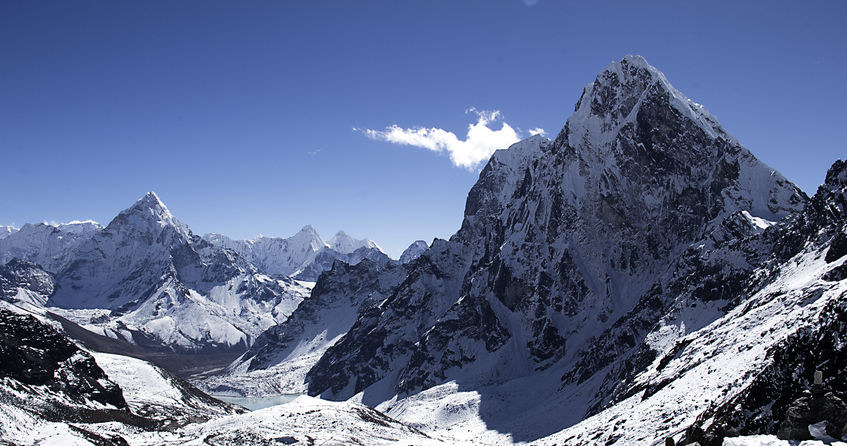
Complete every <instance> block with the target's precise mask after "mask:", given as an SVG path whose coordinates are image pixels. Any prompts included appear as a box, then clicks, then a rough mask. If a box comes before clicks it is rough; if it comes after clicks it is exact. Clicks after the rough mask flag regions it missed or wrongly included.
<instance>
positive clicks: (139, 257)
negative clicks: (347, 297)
mask: <svg viewBox="0 0 847 446" xmlns="http://www.w3.org/2000/svg"><path fill="white" fill-rule="evenodd" d="M70 259H71V261H70V262H69V263H68V264H67V266H65V267H64V268H62V269H61V270H60V271H59V272H58V273H57V274H56V283H57V287H56V291H55V293H54V294H53V295H52V296H51V297H50V299H49V301H48V304H49V305H51V306H56V307H60V308H63V309H66V311H65V312H63V316H65V317H67V318H69V319H71V320H73V321H74V322H76V323H79V324H80V325H83V326H84V327H85V328H88V329H90V330H92V331H95V332H97V333H100V334H105V335H107V336H110V337H117V338H121V339H124V340H128V341H131V342H134V343H138V344H143V345H144V346H146V347H152V348H166V349H172V350H179V351H200V350H203V351H214V350H232V349H236V350H237V349H246V348H247V347H248V346H249V345H250V343H251V342H252V341H253V339H255V337H256V336H258V335H259V333H261V332H262V331H264V330H265V329H267V328H268V327H270V326H272V325H275V324H276V323H277V322H279V321H281V320H284V319H285V318H286V317H287V316H288V314H290V313H291V311H293V310H294V308H296V305H297V304H298V303H299V301H300V300H302V298H303V297H304V296H305V295H307V294H308V289H306V288H304V287H302V286H301V285H299V284H297V283H296V282H294V281H293V280H291V279H274V278H271V277H268V276H266V275H263V274H261V273H259V272H258V271H257V270H256V268H255V267H254V266H253V265H252V264H250V263H249V262H248V261H246V260H244V259H243V258H241V257H240V256H239V255H238V254H236V253H234V252H233V251H230V250H227V249H223V248H219V247H216V246H214V245H212V244H210V243H208V242H206V241H204V240H203V239H201V238H200V237H197V236H195V235H194V234H192V233H191V230H190V229H189V228H188V227H187V226H186V225H185V224H184V223H182V222H181V221H179V220H178V219H177V218H176V217H174V216H173V215H172V214H171V213H170V211H168V209H167V207H165V205H164V204H162V202H161V201H160V200H159V198H158V197H157V196H156V195H155V194H154V193H152V192H150V193H148V194H147V195H145V196H144V197H142V198H141V199H139V200H138V201H137V202H136V203H135V204H134V205H133V206H131V207H130V208H128V209H126V210H124V211H122V212H121V213H120V214H119V215H118V216H117V217H115V218H114V219H113V220H112V221H111V222H110V223H109V225H108V226H106V227H105V228H103V229H102V230H100V231H97V232H95V233H94V235H93V236H91V237H90V238H89V239H87V240H85V241H84V242H82V243H80V244H79V246H77V247H75V248H74V249H73V250H72V251H71V255H70ZM92 310H98V311H92Z"/></svg>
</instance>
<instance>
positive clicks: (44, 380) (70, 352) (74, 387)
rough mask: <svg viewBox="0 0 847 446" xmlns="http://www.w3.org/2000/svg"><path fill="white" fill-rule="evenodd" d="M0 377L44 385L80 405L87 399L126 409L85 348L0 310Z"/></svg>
mask: <svg viewBox="0 0 847 446" xmlns="http://www.w3.org/2000/svg"><path fill="white" fill-rule="evenodd" d="M0 354H2V357H3V361H2V364H0V377H2V378H9V379H12V380H15V381H19V382H21V383H23V384H26V385H31V386H46V387H47V388H49V389H50V390H51V391H53V392H58V393H61V394H64V395H66V396H67V397H69V398H70V399H71V400H73V401H75V402H77V403H80V404H83V403H85V402H86V401H87V400H90V401H97V402H99V403H102V404H105V405H109V406H112V407H114V408H116V409H122V408H126V407H127V405H126V401H124V397H123V394H122V393H121V389H120V388H119V387H118V386H117V385H116V384H115V383H113V382H111V381H109V380H108V379H107V378H106V374H105V373H103V370H102V369H100V367H98V366H97V364H96V363H95V362H94V358H92V357H91V355H90V354H88V353H87V352H85V351H82V350H80V349H79V348H78V347H77V346H76V345H74V343H72V342H70V341H69V340H68V339H67V338H66V337H64V336H63V335H62V334H60V333H59V332H57V331H56V330H55V329H53V328H52V327H49V326H47V325H44V324H42V323H41V322H39V321H38V320H37V319H35V318H34V317H32V316H26V315H19V314H14V313H12V312H9V311H7V310H3V309H0Z"/></svg>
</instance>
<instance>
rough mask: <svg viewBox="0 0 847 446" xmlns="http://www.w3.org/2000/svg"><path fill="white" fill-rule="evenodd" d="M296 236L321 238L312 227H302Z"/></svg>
mask: <svg viewBox="0 0 847 446" xmlns="http://www.w3.org/2000/svg"><path fill="white" fill-rule="evenodd" d="M297 234H300V235H306V236H309V237H317V238H320V237H321V236H320V235H319V234H318V231H317V230H316V229H315V228H314V227H313V226H312V225H306V226H303V227H302V228H300V231H298V232H297Z"/></svg>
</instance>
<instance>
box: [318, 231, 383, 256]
mask: <svg viewBox="0 0 847 446" xmlns="http://www.w3.org/2000/svg"><path fill="white" fill-rule="evenodd" d="M328 243H329V247H330V248H332V249H334V250H336V251H338V252H340V253H342V254H350V253H351V252H353V251H355V250H357V249H359V248H369V249H378V250H379V251H382V248H380V247H379V245H377V244H376V242H374V241H373V240H368V239H366V238H364V239H361V240H359V239H355V238H353V237H351V236H349V235H348V234H347V233H346V232H344V231H341V230H339V231H338V232H336V233H335V235H333V236H332V238H331V239H329V242H328Z"/></svg>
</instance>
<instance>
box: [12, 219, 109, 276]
mask: <svg viewBox="0 0 847 446" xmlns="http://www.w3.org/2000/svg"><path fill="white" fill-rule="evenodd" d="M6 228H10V227H8V226H7V227H6ZM101 229H102V226H100V225H99V224H97V223H95V222H93V221H80V222H71V223H62V224H48V223H39V224H25V225H24V226H23V227H22V228H20V229H19V230H15V231H11V230H9V231H8V232H6V233H5V235H4V236H2V237H0V263H6V262H8V261H9V260H12V259H15V258H17V259H24V260H28V261H30V262H33V263H37V264H39V265H41V267H42V268H44V269H45V270H47V271H50V272H51V273H57V272H59V270H60V269H62V268H63V267H65V266H67V264H68V263H69V262H70V261H71V259H72V257H73V253H74V250H75V249H76V248H77V247H78V246H79V245H80V244H82V243H84V242H85V241H86V240H88V239H90V238H91V237H92V236H94V234H95V233H96V232H97V231H99V230H101Z"/></svg>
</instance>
